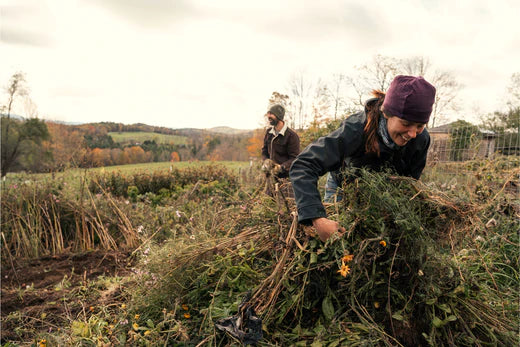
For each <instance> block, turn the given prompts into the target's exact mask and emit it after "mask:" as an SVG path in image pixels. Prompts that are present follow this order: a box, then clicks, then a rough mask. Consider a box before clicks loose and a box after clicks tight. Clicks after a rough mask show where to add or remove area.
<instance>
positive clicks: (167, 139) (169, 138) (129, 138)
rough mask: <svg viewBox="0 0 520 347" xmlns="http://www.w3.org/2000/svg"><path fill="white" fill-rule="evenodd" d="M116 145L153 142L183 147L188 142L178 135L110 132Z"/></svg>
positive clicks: (185, 138) (184, 137)
mask: <svg viewBox="0 0 520 347" xmlns="http://www.w3.org/2000/svg"><path fill="white" fill-rule="evenodd" d="M108 135H110V136H111V137H112V139H113V140H114V142H117V143H123V144H126V143H135V142H139V143H143V142H144V141H146V140H150V141H151V140H155V142H156V143H158V144H159V143H173V144H175V145H184V144H186V143H187V142H188V138H187V137H186V136H178V135H166V134H157V133H152V132H141V131H135V132H121V133H120V132H110V133H108Z"/></svg>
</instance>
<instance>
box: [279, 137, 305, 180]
mask: <svg viewBox="0 0 520 347" xmlns="http://www.w3.org/2000/svg"><path fill="white" fill-rule="evenodd" d="M290 134H291V135H290V136H291V137H290V138H289V142H288V143H287V155H288V157H289V159H288V160H286V161H284V162H283V163H282V164H280V165H281V166H282V168H283V169H284V171H286V172H288V171H289V169H290V168H291V164H292V163H293V161H294V160H295V159H296V157H297V156H298V154H300V137H299V136H298V134H297V133H296V132H291V133H290Z"/></svg>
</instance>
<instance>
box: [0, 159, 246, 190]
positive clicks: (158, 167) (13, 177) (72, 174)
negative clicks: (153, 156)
mask: <svg viewBox="0 0 520 347" xmlns="http://www.w3.org/2000/svg"><path fill="white" fill-rule="evenodd" d="M208 165H223V166H225V167H226V168H229V169H232V170H233V171H235V172H239V171H241V170H244V169H248V168H249V162H246V161H181V162H175V163H172V162H168V161H166V162H159V163H142V164H128V165H115V166H104V167H97V168H90V169H70V170H66V171H64V172H56V173H54V174H51V173H40V174H27V173H8V174H7V175H6V176H5V180H4V181H3V182H2V189H7V188H9V187H10V186H12V185H15V184H17V183H21V182H26V181H45V180H49V179H59V180H63V181H66V182H69V183H71V184H73V185H78V186H79V183H80V181H81V180H82V178H84V177H89V176H91V174H93V173H109V172H114V171H118V172H121V173H124V174H128V175H132V174H136V173H140V172H149V173H151V172H155V171H166V170H170V167H172V168H177V169H185V168H200V167H204V166H208Z"/></svg>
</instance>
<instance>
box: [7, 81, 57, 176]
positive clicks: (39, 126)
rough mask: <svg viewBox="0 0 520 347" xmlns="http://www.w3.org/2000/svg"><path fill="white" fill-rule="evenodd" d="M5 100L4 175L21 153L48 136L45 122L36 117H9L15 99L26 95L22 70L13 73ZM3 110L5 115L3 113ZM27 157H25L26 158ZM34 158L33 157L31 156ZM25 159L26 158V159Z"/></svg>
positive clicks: (25, 153) (27, 153)
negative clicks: (20, 118)
mask: <svg viewBox="0 0 520 347" xmlns="http://www.w3.org/2000/svg"><path fill="white" fill-rule="evenodd" d="M5 90H6V93H7V102H6V104H5V105H3V106H2V107H1V109H2V119H1V126H2V139H1V147H2V149H1V165H2V168H1V175H2V177H4V176H5V175H6V174H7V172H9V171H10V170H11V169H12V168H13V166H14V165H15V163H16V162H17V160H18V159H19V158H20V157H21V156H22V155H30V154H31V153H32V152H31V150H33V152H34V149H35V147H39V146H40V145H41V143H42V141H44V140H46V139H48V138H49V131H48V129H47V126H46V124H45V122H43V121H40V120H39V119H37V118H30V119H25V120H17V119H12V118H11V112H12V110H13V106H14V105H15V101H16V100H18V99H23V98H24V97H26V96H27V95H28V91H27V86H26V81H25V76H24V74H23V73H22V72H17V73H15V74H14V75H13V76H12V77H11V80H10V81H9V85H8V86H7V88H6V89H5ZM4 112H5V115H4V114H3V113H4ZM26 159H27V158H26ZM33 159H34V158H33ZM26 161H27V160H26Z"/></svg>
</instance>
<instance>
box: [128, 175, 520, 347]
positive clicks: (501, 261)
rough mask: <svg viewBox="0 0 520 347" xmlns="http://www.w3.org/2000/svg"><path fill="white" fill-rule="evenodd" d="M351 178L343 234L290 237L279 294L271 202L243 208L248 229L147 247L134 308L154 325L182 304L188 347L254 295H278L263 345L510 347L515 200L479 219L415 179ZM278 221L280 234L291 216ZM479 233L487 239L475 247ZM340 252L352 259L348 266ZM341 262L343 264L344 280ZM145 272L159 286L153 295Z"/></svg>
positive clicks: (267, 315) (268, 313)
mask: <svg viewBox="0 0 520 347" xmlns="http://www.w3.org/2000/svg"><path fill="white" fill-rule="evenodd" d="M358 175H359V176H358V178H357V180H355V181H354V182H353V183H351V184H348V185H346V186H345V187H344V190H345V195H346V196H348V197H349V199H348V200H345V201H344V203H343V204H342V205H341V206H338V207H339V211H340V213H339V214H338V215H337V218H338V219H339V220H340V222H341V224H342V225H344V226H345V227H347V229H348V230H349V231H348V233H347V234H346V235H345V236H344V237H342V238H340V239H338V240H336V241H328V242H327V243H326V244H323V243H321V242H320V241H318V240H316V239H313V238H309V237H305V236H303V235H300V236H298V237H297V238H298V242H299V245H300V246H299V247H295V246H294V244H293V246H292V248H289V249H290V258H289V259H287V262H286V263H285V265H284V266H283V270H282V274H281V277H280V280H279V282H277V283H278V285H279V287H269V286H267V287H266V286H264V285H263V281H266V280H268V279H269V277H270V275H272V272H273V271H274V269H275V267H276V264H277V262H279V261H280V258H281V257H282V255H281V253H282V252H283V250H284V249H285V248H284V247H280V246H279V245H277V239H278V238H273V237H272V235H273V232H277V231H276V230H275V227H276V224H273V223H272V222H271V223H270V222H269V220H271V221H272V220H273V218H275V216H273V215H269V214H267V215H265V214H264V213H265V211H266V209H267V208H268V206H269V205H268V204H266V205H263V207H262V204H264V203H266V202H262V203H261V205H257V204H258V203H259V202H260V201H257V202H254V203H253V206H259V207H260V208H258V209H257V208H254V209H251V210H249V213H248V217H247V219H252V220H253V221H255V220H262V222H257V223H254V222H253V224H252V225H253V226H252V229H250V231H249V230H244V229H241V228H240V227H239V226H234V227H233V224H231V225H230V223H231V222H229V221H224V220H222V219H220V218H218V217H216V218H217V223H223V224H225V225H226V224H227V225H230V226H231V227H232V230H236V231H237V232H238V231H239V230H242V231H243V232H242V233H237V232H235V233H231V235H230V234H229V232H226V233H225V234H221V233H220V232H219V230H220V229H217V228H210V229H207V228H205V229H204V230H206V231H205V232H204V233H196V234H193V235H195V236H194V238H193V240H190V239H183V240H182V241H181V239H176V240H171V241H170V242H167V243H165V244H163V245H162V246H157V248H154V249H153V251H152V252H150V253H149V254H150V255H149V256H147V257H146V258H145V263H146V265H145V268H146V272H147V273H148V275H147V276H148V277H144V278H143V286H142V288H140V289H137V291H136V292H135V293H134V303H135V304H136V305H137V306H136V307H137V308H136V309H137V310H140V311H141V310H146V312H147V314H149V315H150V318H151V319H155V318H154V317H160V312H161V310H162V308H166V309H167V310H174V309H175V307H178V306H179V305H181V304H187V305H188V306H189V307H190V310H191V311H190V312H191V313H192V314H191V318H190V319H189V320H187V321H185V325H184V327H185V328H186V334H187V336H188V337H189V340H190V341H191V342H192V343H198V342H200V341H201V340H202V339H203V338H204V336H207V337H210V336H211V335H212V334H213V324H212V322H214V321H215V320H216V319H218V318H222V317H227V316H230V315H233V314H235V313H236V309H237V305H238V303H239V302H240V300H241V298H242V297H243V296H244V295H246V292H248V291H250V290H251V291H253V293H255V294H256V296H255V297H256V298H257V301H254V300H253V302H252V304H254V305H256V307H257V308H262V307H263V306H262V305H263V304H264V303H265V302H264V301H263V300H265V299H263V298H272V297H274V298H275V300H274V301H273V302H271V303H270V304H269V305H268V306H267V307H265V308H264V309H260V311H259V313H260V316H261V317H262V319H263V324H264V327H265V331H264V332H265V333H266V334H267V335H266V337H265V339H266V340H265V341H264V342H265V343H266V344H277V345H296V344H299V343H305V344H309V343H311V342H314V343H318V342H319V343H323V344H324V345H326V344H328V343H331V342H333V341H341V343H342V344H347V345H348V344H356V343H357V344H362V343H365V344H371V345H373V344H378V345H399V344H402V345H427V344H431V345H474V344H486V343H493V341H498V342H499V343H502V344H505V345H509V344H511V343H514V341H515V333H514V326H515V323H514V322H515V321H517V317H516V316H515V314H514V312H515V310H516V309H518V305H517V303H515V299H514V298H515V295H516V294H515V290H514V288H518V285H519V276H518V265H519V262H518V254H515V251H516V252H517V251H518V247H517V243H518V235H517V234H516V233H514V232H511V230H516V229H518V222H517V221H512V220H511V218H510V217H509V216H508V214H509V213H510V211H511V209H514V207H512V205H511V203H512V202H511V201H509V202H506V201H504V202H503V203H501V204H500V205H502V206H503V207H502V208H501V209H498V210H497V208H496V206H495V205H494V206H493V207H492V206H490V207H489V210H487V209H486V211H489V212H485V211H483V210H480V211H479V212H476V211H475V207H474V206H473V205H471V204H470V203H468V202H466V201H465V198H464V199H462V200H459V199H457V197H456V196H451V197H448V196H445V195H442V194H441V193H439V192H438V191H434V190H429V189H427V188H426V187H425V186H421V185H419V183H417V182H415V181H413V180H411V179H406V178H392V177H391V176H388V175H386V174H373V173H369V172H363V173H358ZM491 211H495V212H494V214H493V215H492V216H493V217H492V218H494V219H495V220H496V221H497V225H500V228H499V229H496V230H494V231H493V233H492V234H493V235H496V237H491V238H490V237H489V232H490V230H488V229H487V227H485V226H484V223H482V222H479V220H478V219H477V220H476V221H475V213H477V214H480V215H481V216H482V218H490V217H491V216H490V215H488V213H490V212H491ZM507 211H509V212H507ZM214 218H215V217H214ZM234 220H235V221H236V220H240V217H238V216H237V217H236V218H234ZM499 220H500V221H499ZM219 221H221V222H219ZM281 221H282V225H285V226H286V228H288V225H289V224H290V220H289V219H287V218H282V219H281ZM511 223H512V224H511ZM228 228H229V227H224V231H227V230H229V229H228ZM188 229H192V230H199V228H197V227H195V226H190V227H188ZM283 232H284V229H283V228H282V233H283ZM246 233H247V234H246ZM233 235H235V236H233ZM480 235H482V236H480ZM484 235H487V236H486V237H487V238H488V239H489V240H493V241H491V242H489V243H487V242H485V243H483V240H484V238H483V237H484ZM499 240H501V241H499ZM504 240H507V241H506V242H504ZM484 245H485V246H484ZM287 247H291V246H290V244H288V245H287ZM499 248H501V250H500V251H498V249H499ZM470 250H473V251H470ZM477 250H478V251H477ZM496 253H499V254H500V255H496ZM348 254H352V255H353V259H352V260H348V259H347V260H345V258H344V256H345V255H348ZM492 254H493V256H491V255H492ZM342 265H346V266H349V271H346V272H347V273H346V274H345V277H343V276H342V274H340V270H341V269H342ZM152 274H154V276H153V277H154V278H155V279H156V281H155V282H154V283H155V284H154V285H153V290H150V285H149V283H148V282H147V281H149V280H150V278H151V277H150V276H152ZM146 278H149V279H148V280H147V279H146ZM147 283H148V284H147ZM276 288H277V289H276ZM257 290H261V292H260V293H259V292H255V291H257ZM166 293H168V294H166ZM173 293H175V294H173ZM258 300H260V301H258ZM498 302H502V303H504V305H502V306H501V305H497V304H495V303H498ZM347 329H348V331H349V333H345V331H346V330H347Z"/></svg>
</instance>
